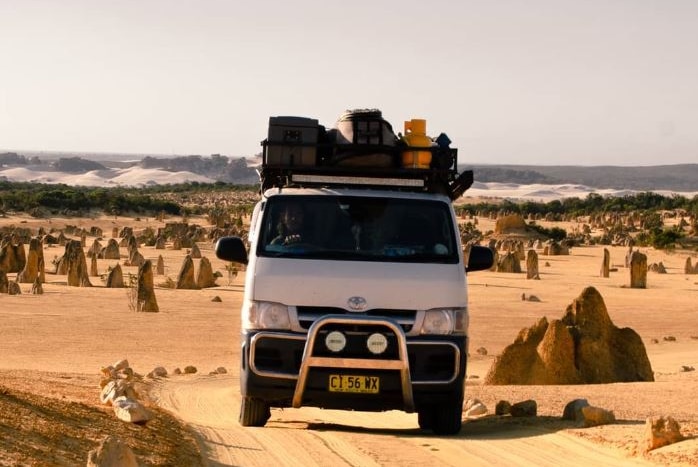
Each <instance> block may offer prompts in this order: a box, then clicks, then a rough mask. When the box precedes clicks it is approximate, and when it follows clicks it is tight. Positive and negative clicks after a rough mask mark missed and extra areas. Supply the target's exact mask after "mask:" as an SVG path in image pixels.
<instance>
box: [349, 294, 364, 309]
mask: <svg viewBox="0 0 698 467" xmlns="http://www.w3.org/2000/svg"><path fill="white" fill-rule="evenodd" d="M347 305H348V306H349V309H350V310H351V311H364V310H365V309H366V299H365V298H364V297H349V300H347Z"/></svg>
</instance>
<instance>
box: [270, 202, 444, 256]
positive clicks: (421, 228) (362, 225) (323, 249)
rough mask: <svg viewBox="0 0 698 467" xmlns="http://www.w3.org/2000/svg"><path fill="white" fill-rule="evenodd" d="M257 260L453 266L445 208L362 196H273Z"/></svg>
mask: <svg viewBox="0 0 698 467" xmlns="http://www.w3.org/2000/svg"><path fill="white" fill-rule="evenodd" d="M257 254H258V256H266V257H293V258H308V259H336V260H347V261H382V262H385V261H395V262H414V263H450V264H453V263H457V262H458V241H457V238H456V236H455V232H454V228H453V221H452V217H451V209H450V206H449V204H448V203H446V202H443V201H436V200H419V199H409V198H400V199H396V198H381V197H375V198H372V197H363V196H312V195H308V196H301V195H294V196H274V197H271V198H270V199H269V200H268V201H267V203H266V206H265V208H264V213H263V218H262V230H261V232H260V237H259V242H258V249H257Z"/></svg>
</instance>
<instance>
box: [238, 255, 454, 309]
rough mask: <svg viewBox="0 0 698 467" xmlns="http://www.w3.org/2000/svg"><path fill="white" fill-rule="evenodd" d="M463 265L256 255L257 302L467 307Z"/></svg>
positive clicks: (343, 306)
mask: <svg viewBox="0 0 698 467" xmlns="http://www.w3.org/2000/svg"><path fill="white" fill-rule="evenodd" d="M465 281H466V278H465V270H464V269H463V265H462V264H423V263H420V264H416V263H382V262H381V263H379V262H358V261H328V260H309V259H293V258H264V257H258V258H257V260H256V264H255V278H254V290H253V291H252V297H251V298H253V299H254V300H264V301H273V302H279V303H283V304H285V305H289V306H324V307H337V308H343V309H348V304H347V303H348V300H349V298H351V297H362V298H363V299H365V300H366V307H367V309H376V308H386V309H413V310H425V309H430V308H439V307H464V306H466V304H467V293H466V287H465Z"/></svg>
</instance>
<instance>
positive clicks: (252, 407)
mask: <svg viewBox="0 0 698 467" xmlns="http://www.w3.org/2000/svg"><path fill="white" fill-rule="evenodd" d="M269 417H271V410H270V409H269V405H268V404H267V403H266V402H264V401H263V400H260V399H257V398H254V397H247V396H243V398H242V401H240V425H242V426H264V425H265V424H266V423H267V420H269Z"/></svg>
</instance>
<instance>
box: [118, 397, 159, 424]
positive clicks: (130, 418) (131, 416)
mask: <svg viewBox="0 0 698 467" xmlns="http://www.w3.org/2000/svg"><path fill="white" fill-rule="evenodd" d="M112 406H113V407H114V414H115V415H116V417H117V418H118V419H119V420H123V421H124V422H129V423H145V422H147V421H148V420H150V418H151V417H150V413H148V411H147V410H146V408H145V407H144V406H143V405H142V404H141V403H140V402H138V401H136V400H133V399H129V398H128V397H125V396H121V397H117V398H116V399H114V401H113V402H112Z"/></svg>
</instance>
